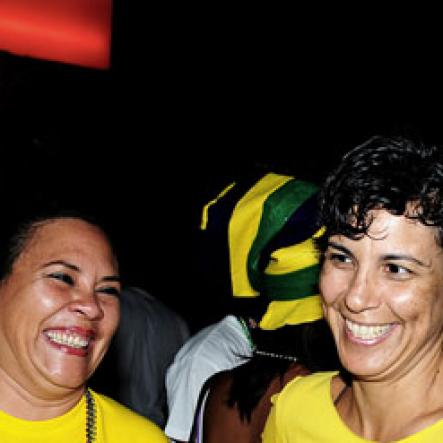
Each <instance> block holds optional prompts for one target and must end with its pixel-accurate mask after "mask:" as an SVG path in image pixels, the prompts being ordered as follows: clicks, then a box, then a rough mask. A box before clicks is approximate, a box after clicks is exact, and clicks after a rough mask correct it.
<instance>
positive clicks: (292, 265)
mask: <svg viewBox="0 0 443 443" xmlns="http://www.w3.org/2000/svg"><path fill="white" fill-rule="evenodd" d="M323 232H324V228H321V229H319V230H318V231H317V232H316V233H315V234H314V236H313V238H317V237H319V236H320V235H321V234H322V233H323ZM313 238H308V239H307V240H305V241H304V242H302V243H298V244H296V245H293V246H288V247H286V248H281V249H277V250H276V251H274V252H273V253H272V254H271V259H270V261H269V264H268V266H267V267H266V270H265V273H266V274H270V275H281V274H287V273H289V272H294V271H298V270H299V269H304V268H308V267H309V266H313V265H316V264H317V263H318V262H319V257H318V251H317V250H316V248H315V245H314V240H313Z"/></svg>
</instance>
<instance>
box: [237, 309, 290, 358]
mask: <svg viewBox="0 0 443 443" xmlns="http://www.w3.org/2000/svg"><path fill="white" fill-rule="evenodd" d="M237 318H238V321H239V322H240V324H241V327H242V329H243V333H244V334H245V336H246V338H247V339H248V342H249V346H250V347H251V350H252V353H253V354H254V355H260V356H261V357H270V358H278V359H280V360H289V361H297V357H294V356H293V355H286V354H277V353H275V352H268V351H262V350H260V349H257V346H256V345H255V344H254V342H253V341H252V337H251V332H250V330H249V327H248V325H247V324H246V322H245V320H244V319H243V318H242V317H237Z"/></svg>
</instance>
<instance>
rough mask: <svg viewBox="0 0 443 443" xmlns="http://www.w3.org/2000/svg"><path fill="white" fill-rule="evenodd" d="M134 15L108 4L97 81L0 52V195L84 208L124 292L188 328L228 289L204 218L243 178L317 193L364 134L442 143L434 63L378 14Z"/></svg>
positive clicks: (129, 0) (135, 4) (182, 10)
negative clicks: (108, 32) (315, 186)
mask: <svg viewBox="0 0 443 443" xmlns="http://www.w3.org/2000/svg"><path fill="white" fill-rule="evenodd" d="M143 3H144V2H139V1H136V0H126V1H123V0H120V1H115V2H114V17H113V36H112V38H113V41H112V57H111V59H112V64H111V68H110V69H109V70H107V71H99V70H94V69H87V68H81V67H77V66H70V65H65V64H62V63H56V62H49V61H43V60H35V59H29V58H23V57H17V56H14V55H12V54H8V53H5V52H0V122H1V134H0V141H1V145H0V152H1V154H2V160H1V161H0V174H1V176H0V185H1V191H2V193H3V195H8V196H12V200H13V199H14V196H15V195H23V194H25V195H26V194H27V193H29V192H35V191H36V190H37V191H38V192H47V193H52V192H58V193H60V191H61V192H62V193H63V192H66V193H67V194H68V193H74V194H76V195H77V196H78V198H79V199H87V200H88V201H90V202H91V204H92V205H93V206H95V207H96V209H97V210H98V211H101V213H102V215H103V216H104V217H105V218H106V219H107V220H108V222H109V223H110V224H111V225H112V227H113V231H114V235H115V237H116V241H117V243H118V245H119V247H120V249H121V254H122V255H121V257H122V260H121V262H122V267H123V270H124V275H125V276H126V278H127V282H128V283H130V284H133V285H138V286H141V287H143V288H145V289H146V290H148V291H149V292H151V293H152V294H153V295H155V296H157V297H159V298H161V299H162V300H164V301H165V302H166V303H167V304H168V305H169V306H171V307H172V308H173V309H175V310H177V311H179V312H180V313H181V314H183V315H184V316H185V318H186V319H187V320H188V321H189V322H190V324H191V327H192V328H194V327H195V328H197V327H200V326H201V325H203V324H206V323H209V322H210V321H211V320H212V319H213V318H214V316H217V315H221V313H219V312H217V309H218V305H217V303H215V302H213V300H215V298H216V297H217V296H219V295H220V294H216V293H217V291H219V292H222V290H221V289H220V288H223V287H224V286H223V284H222V283H221V282H219V281H217V277H215V275H216V273H214V278H213V277H212V276H211V277H210V278H209V277H208V276H202V274H201V272H202V271H201V267H200V262H199V260H200V256H198V253H197V250H198V248H199V246H198V244H199V241H200V233H199V231H198V225H199V219H200V211H201V207H202V205H203V204H204V203H206V202H207V201H208V200H209V199H211V198H212V197H213V196H214V195H215V194H217V193H218V191H219V190H220V189H221V188H222V187H224V186H225V185H226V184H228V183H229V182H230V181H231V180H232V179H234V178H236V177H239V176H241V175H243V174H247V173H249V172H250V171H252V170H262V171H265V170H273V171H275V172H283V173H291V174H295V175H296V176H300V177H302V178H305V179H310V180H313V181H316V182H318V183H321V181H322V179H323V177H324V174H325V173H326V171H327V170H328V169H329V168H330V167H331V166H332V165H333V164H334V163H335V162H337V160H338V158H339V156H340V154H341V153H342V152H344V151H346V150H347V149H349V148H350V147H352V146H354V145H356V144H358V143H361V142H362V141H364V140H365V139H366V138H367V137H369V136H371V135H374V134H376V133H383V134H388V133H392V132H394V133H397V132H407V133H412V134H414V135H418V136H420V137H421V138H423V139H425V140H426V141H430V142H435V143H440V142H441V139H442V125H441V118H442V112H441V108H442V105H441V87H440V79H439V70H438V69H437V66H438V64H439V63H438V57H433V56H432V54H431V57H430V58H429V59H428V58H427V54H426V51H425V48H426V49H427V50H429V46H427V45H421V44H420V43H419V42H417V40H414V39H413V38H411V40H408V37H407V36H408V33H406V32H402V33H399V34H396V33H395V32H394V33H393V35H392V36H391V35H390V36H389V38H388V36H387V33H386V32H381V28H383V23H382V22H380V17H378V19H377V22H371V21H370V20H369V22H368V23H364V22H363V21H362V20H357V19H355V17H354V20H353V21H344V22H345V24H346V26H343V23H342V22H338V21H337V20H336V19H334V20H332V19H331V18H330V16H329V13H330V12H331V11H322V14H321V15H319V14H318V13H316V12H315V11H310V12H307V11H302V10H300V8H299V9H298V10H295V11H294V10H291V11H289V10H288V11H285V10H283V9H278V10H277V7H276V8H275V9H274V10H271V9H270V8H269V7H262V8H260V7H258V6H254V8H252V7H246V6H244V7H243V9H242V8H240V7H239V6H238V5H237V6H236V7H228V6H223V7H222V6H216V5H212V6H210V7H209V6H202V5H193V6H190V5H189V4H186V5H174V4H168V5H163V6H161V5H153V6H146V5H144V4H143ZM357 18H358V15H357ZM385 25H387V26H386V28H388V29H389V28H390V24H389V23H385ZM405 29H406V28H405ZM405 29H404V30H403V31H405ZM4 210H5V208H4ZM197 256H198V257H197ZM222 296H226V295H225V294H223V295H222Z"/></svg>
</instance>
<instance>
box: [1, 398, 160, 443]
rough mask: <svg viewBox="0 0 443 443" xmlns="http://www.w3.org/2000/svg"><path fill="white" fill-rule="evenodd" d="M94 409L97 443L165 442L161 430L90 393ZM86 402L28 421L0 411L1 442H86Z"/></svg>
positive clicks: (113, 403) (112, 402)
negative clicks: (65, 410)
mask: <svg viewBox="0 0 443 443" xmlns="http://www.w3.org/2000/svg"><path fill="white" fill-rule="evenodd" d="M93 396H94V399H95V403H96V406H97V438H96V443H123V442H130V443H167V442H168V440H167V438H166V437H165V435H164V434H163V431H161V430H160V428H159V427H158V426H157V425H155V424H153V423H152V422H150V421H148V420H147V419H145V418H144V417H141V416H140V415H137V414H135V413H134V412H132V411H130V410H129V409H127V408H125V407H124V406H122V405H120V404H118V403H117V402H115V401H114V400H111V399H110V398H107V397H105V396H103V395H99V394H96V393H94V392H93ZM85 423H86V404H85V399H84V398H82V400H81V401H80V402H79V404H78V405H77V406H76V407H75V408H73V409H71V411H69V412H68V413H67V414H65V415H63V416H61V417H57V418H53V419H50V420H43V421H27V420H22V419H18V418H15V417H12V416H10V415H8V414H5V413H4V412H2V411H0V442H1V443H85V437H86V435H85Z"/></svg>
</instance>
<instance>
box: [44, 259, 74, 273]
mask: <svg viewBox="0 0 443 443" xmlns="http://www.w3.org/2000/svg"><path fill="white" fill-rule="evenodd" d="M52 265H62V266H66V267H67V268H69V269H72V270H73V271H77V272H80V268H79V267H78V266H76V265H73V264H72V263H69V262H67V261H65V260H53V261H50V262H48V263H45V264H44V265H43V266H42V268H47V267H48V266H52Z"/></svg>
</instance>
